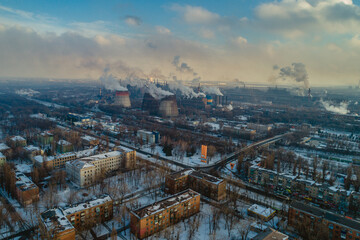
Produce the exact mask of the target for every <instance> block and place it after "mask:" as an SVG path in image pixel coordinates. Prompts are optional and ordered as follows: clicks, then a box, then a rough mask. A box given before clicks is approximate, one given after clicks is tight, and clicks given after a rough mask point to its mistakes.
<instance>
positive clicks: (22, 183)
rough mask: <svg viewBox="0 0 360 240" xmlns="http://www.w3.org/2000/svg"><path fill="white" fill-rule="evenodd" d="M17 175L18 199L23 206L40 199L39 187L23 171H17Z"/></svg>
mask: <svg viewBox="0 0 360 240" xmlns="http://www.w3.org/2000/svg"><path fill="white" fill-rule="evenodd" d="M15 177H16V182H15V186H16V198H17V200H18V201H19V202H20V203H21V204H22V205H23V206H27V205H29V204H32V203H34V202H37V201H39V187H38V186H36V185H35V183H33V181H31V180H30V179H29V178H28V177H27V176H25V174H24V173H22V172H19V171H15Z"/></svg>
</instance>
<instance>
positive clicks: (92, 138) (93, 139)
mask: <svg viewBox="0 0 360 240" xmlns="http://www.w3.org/2000/svg"><path fill="white" fill-rule="evenodd" d="M81 139H83V140H85V141H88V142H90V141H95V140H96V138H94V137H92V136H89V135H85V136H83V137H81Z"/></svg>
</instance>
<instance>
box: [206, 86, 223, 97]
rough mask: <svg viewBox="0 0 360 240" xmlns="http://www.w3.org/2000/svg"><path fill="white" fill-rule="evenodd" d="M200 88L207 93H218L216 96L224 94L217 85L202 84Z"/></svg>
mask: <svg viewBox="0 0 360 240" xmlns="http://www.w3.org/2000/svg"><path fill="white" fill-rule="evenodd" d="M201 90H202V91H203V92H204V93H207V94H215V95H218V96H224V94H222V93H221V91H220V89H219V88H218V87H208V86H202V87H201Z"/></svg>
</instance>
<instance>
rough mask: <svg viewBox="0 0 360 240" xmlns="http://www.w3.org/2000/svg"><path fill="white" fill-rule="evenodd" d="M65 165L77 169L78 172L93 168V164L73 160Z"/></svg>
mask: <svg viewBox="0 0 360 240" xmlns="http://www.w3.org/2000/svg"><path fill="white" fill-rule="evenodd" d="M66 165H67V166H71V167H74V168H77V169H78V170H80V169H84V168H89V167H95V166H94V165H93V164H91V163H87V162H84V161H81V160H74V161H71V162H67V163H66Z"/></svg>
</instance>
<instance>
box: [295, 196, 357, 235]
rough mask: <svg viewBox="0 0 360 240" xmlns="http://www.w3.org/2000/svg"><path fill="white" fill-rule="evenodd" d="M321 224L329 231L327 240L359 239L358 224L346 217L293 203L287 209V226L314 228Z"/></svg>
mask: <svg viewBox="0 0 360 240" xmlns="http://www.w3.org/2000/svg"><path fill="white" fill-rule="evenodd" d="M319 223H322V224H324V225H325V226H326V229H327V230H328V231H329V239H330V240H332V239H347V240H359V239H360V223H359V222H358V221H355V220H353V219H351V218H348V217H343V216H341V215H338V214H334V213H331V212H328V211H325V210H323V209H321V208H318V207H314V206H310V205H307V204H305V203H302V202H298V201H293V202H292V203H291V204H290V207H289V213H288V225H289V226H292V227H294V228H297V227H298V226H299V225H301V224H308V226H306V227H307V228H315V227H316V226H317V224H319Z"/></svg>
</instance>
